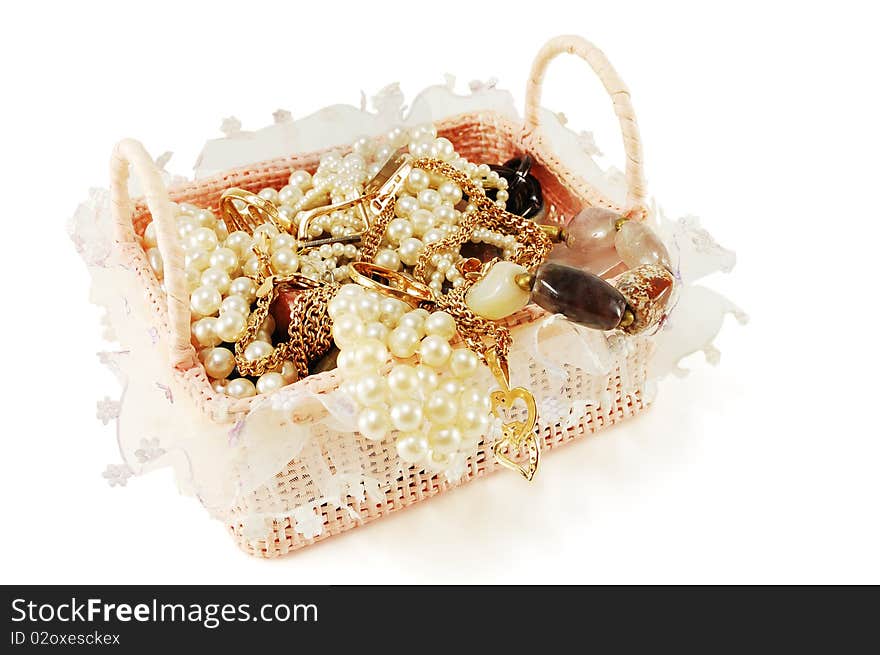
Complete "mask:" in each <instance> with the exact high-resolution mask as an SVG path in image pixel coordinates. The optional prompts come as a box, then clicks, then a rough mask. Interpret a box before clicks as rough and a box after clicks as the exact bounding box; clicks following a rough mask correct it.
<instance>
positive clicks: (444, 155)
mask: <svg viewBox="0 0 880 655" xmlns="http://www.w3.org/2000/svg"><path fill="white" fill-rule="evenodd" d="M431 156H432V157H434V158H436V159H439V160H441V161H449V160H450V159H452V157H453V156H455V146H453V145H452V142H451V141H450V140H449V139H447V138H445V137H442V136H441V137H440V138H439V139H434V143H432V144H431Z"/></svg>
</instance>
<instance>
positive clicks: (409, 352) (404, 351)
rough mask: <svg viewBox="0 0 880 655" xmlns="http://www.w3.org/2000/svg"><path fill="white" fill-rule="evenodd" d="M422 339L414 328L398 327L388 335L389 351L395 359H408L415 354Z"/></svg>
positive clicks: (407, 326)
mask: <svg viewBox="0 0 880 655" xmlns="http://www.w3.org/2000/svg"><path fill="white" fill-rule="evenodd" d="M407 316H408V315H407ZM407 316H404V317H403V318H401V321H403V320H405V319H406V318H407ZM420 338H421V337H420V335H419V333H418V332H417V331H416V330H415V329H414V328H413V327H411V326H409V325H398V326H397V327H396V328H394V329H393V330H391V334H389V335H388V349H389V350H390V351H391V354H393V355H394V356H395V357H399V358H401V359H407V358H408V357H412V356H413V355H414V354H415V352H416V349H417V348H418V347H419V339H420Z"/></svg>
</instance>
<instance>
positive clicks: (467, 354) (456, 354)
mask: <svg viewBox="0 0 880 655" xmlns="http://www.w3.org/2000/svg"><path fill="white" fill-rule="evenodd" d="M479 367H480V358H479V357H477V354H476V353H475V352H474V351H472V350H468V349H467V348H458V349H456V350H454V351H453V352H452V356H451V357H450V360H449V368H450V369H451V370H452V374H453V375H455V376H457V377H460V378H470V377H471V376H473V375H475V374H476V372H477V369H479Z"/></svg>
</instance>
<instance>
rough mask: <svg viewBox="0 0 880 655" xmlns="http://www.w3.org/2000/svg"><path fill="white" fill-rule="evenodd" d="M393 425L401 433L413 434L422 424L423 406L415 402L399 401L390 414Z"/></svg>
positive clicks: (393, 405) (392, 406)
mask: <svg viewBox="0 0 880 655" xmlns="http://www.w3.org/2000/svg"><path fill="white" fill-rule="evenodd" d="M388 416H389V418H390V419H391V424H392V425H393V426H394V428H395V429H397V430H400V431H401V432H413V431H415V430H417V429H418V428H419V426H420V425H421V423H422V405H421V403H420V402H418V401H415V400H398V401H395V402H394V403H393V404H392V405H391V410H390V411H389V412H388Z"/></svg>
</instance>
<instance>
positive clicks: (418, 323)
mask: <svg viewBox="0 0 880 655" xmlns="http://www.w3.org/2000/svg"><path fill="white" fill-rule="evenodd" d="M397 325H398V327H408V328H412V329H413V330H415V332H416V334H418V337H419V339H421V338H422V337H424V336H425V315H424V314H422V313H421V312H418V311H415V310H414V311H410V312H407V313H406V314H404V315H403V316H401V317H400V321H398V324H397Z"/></svg>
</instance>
